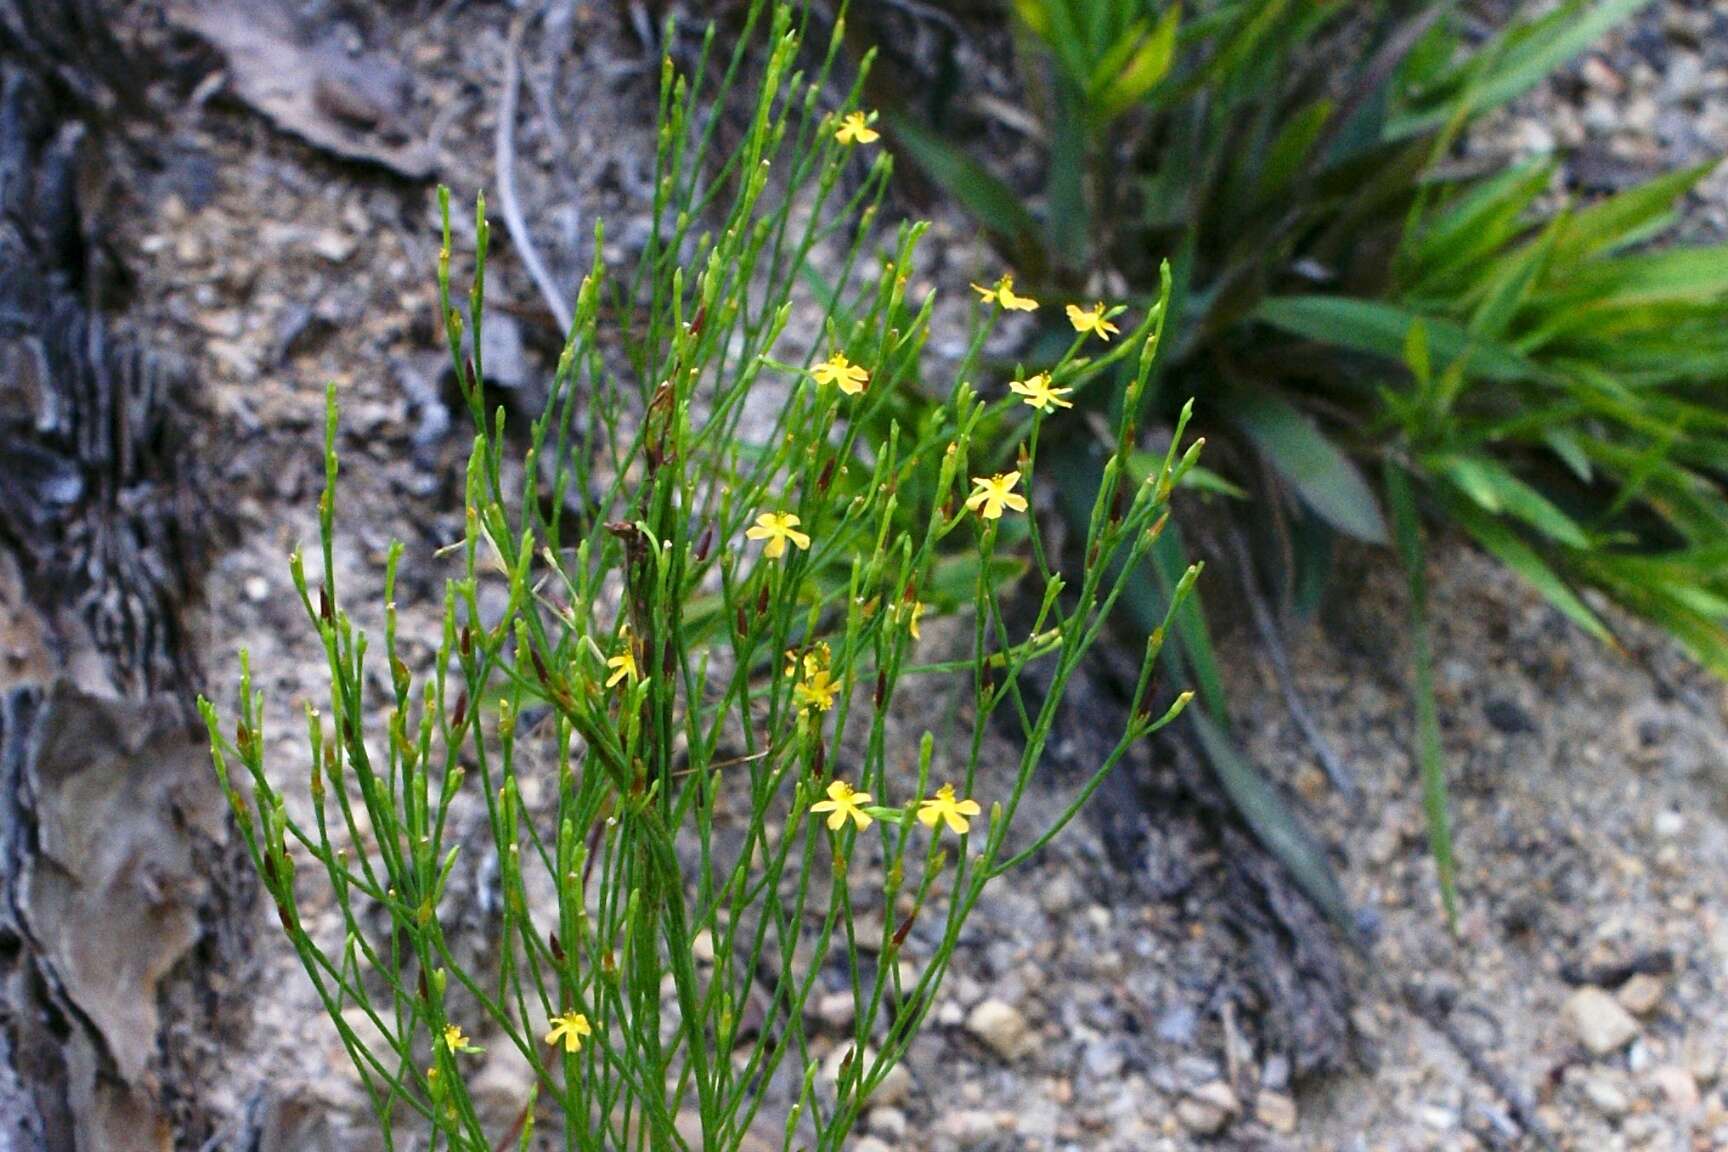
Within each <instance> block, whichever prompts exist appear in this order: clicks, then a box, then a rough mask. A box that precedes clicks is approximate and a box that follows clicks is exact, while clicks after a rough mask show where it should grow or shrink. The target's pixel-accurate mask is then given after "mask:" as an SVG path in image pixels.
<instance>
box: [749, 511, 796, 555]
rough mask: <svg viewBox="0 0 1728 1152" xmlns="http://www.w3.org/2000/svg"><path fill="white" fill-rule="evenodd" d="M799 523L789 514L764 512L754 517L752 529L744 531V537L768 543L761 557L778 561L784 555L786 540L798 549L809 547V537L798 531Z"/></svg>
mask: <svg viewBox="0 0 1728 1152" xmlns="http://www.w3.org/2000/svg"><path fill="white" fill-rule="evenodd" d="M800 523H801V521H800V520H799V519H798V517H796V516H794V515H793V514H792V513H790V512H764V513H762V515H760V516H758V517H756V526H755V527H754V528H747V529H745V530H744V535H745V536H746V537H747V538H748V539H751V540H766V541H768V545H767V547H765V548H763V549H762V555H763V556H765V557H766V558H768V559H769V560H778V559H779V558H780V557H782V556H784V555H786V542H787V541H788V540H790V541H791V542H792V543H793V544H794V545H796V546H797V547H799V548H808V547H810V537H808V536H806V535H805V534H804V533H802V532H800V531H798V525H799V524H800Z"/></svg>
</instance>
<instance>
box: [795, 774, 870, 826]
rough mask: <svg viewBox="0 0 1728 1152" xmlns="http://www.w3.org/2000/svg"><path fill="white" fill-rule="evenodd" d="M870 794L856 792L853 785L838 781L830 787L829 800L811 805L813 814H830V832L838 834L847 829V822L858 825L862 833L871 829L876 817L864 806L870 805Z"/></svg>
mask: <svg viewBox="0 0 1728 1152" xmlns="http://www.w3.org/2000/svg"><path fill="white" fill-rule="evenodd" d="M870 800H871V796H870V793H868V792H854V791H853V790H852V785H850V784H848V783H846V781H844V780H836V781H834V783H832V784H830V785H828V799H826V800H818V801H816V803H814V804H812V805H810V811H812V812H826V813H828V830H829V831H830V832H838V831H840V829H841V828H843V827H845V825H846V821H848V820H850V821H852V823H854V824H856V825H858V828H859V830H860V831H862V830H863V829H865V828H868V827H870V824H871V822H872V821H873V820H874V817H872V816H871V815H870V813H868V812H866V811H864V805H866V804H868V803H870Z"/></svg>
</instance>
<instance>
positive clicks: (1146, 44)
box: [1098, 4, 1182, 121]
mask: <svg viewBox="0 0 1728 1152" xmlns="http://www.w3.org/2000/svg"><path fill="white" fill-rule="evenodd" d="M1181 21H1182V5H1180V4H1172V5H1171V6H1170V7H1169V8H1168V9H1166V10H1165V12H1164V15H1163V16H1161V17H1159V18H1158V23H1157V25H1156V26H1154V27H1153V29H1152V31H1151V32H1150V33H1149V34H1148V35H1147V36H1146V37H1145V38H1144V39H1143V40H1142V41H1141V42H1140V46H1139V47H1138V48H1137V49H1136V50H1135V52H1134V55H1133V57H1132V58H1131V59H1130V60H1129V61H1128V63H1127V66H1126V67H1124V68H1122V69H1121V71H1120V72H1119V73H1117V75H1116V77H1115V79H1114V80H1113V81H1111V82H1110V84H1109V86H1108V87H1106V88H1105V89H1104V91H1103V93H1102V95H1100V96H1099V98H1098V104H1099V112H1100V114H1101V115H1102V116H1103V118H1104V120H1105V121H1110V120H1114V119H1115V118H1116V117H1118V116H1120V115H1121V114H1122V113H1123V112H1125V111H1127V110H1128V109H1129V108H1130V107H1132V106H1133V105H1134V104H1135V103H1137V102H1138V101H1140V100H1141V99H1143V98H1144V97H1145V96H1146V94H1147V93H1149V92H1151V91H1152V89H1154V88H1156V87H1157V86H1158V85H1159V84H1160V83H1161V82H1162V81H1163V79H1164V77H1165V76H1166V75H1167V74H1168V73H1169V71H1170V65H1171V63H1172V62H1173V61H1174V60H1175V59H1176V32H1177V29H1178V27H1179V25H1180V24H1181Z"/></svg>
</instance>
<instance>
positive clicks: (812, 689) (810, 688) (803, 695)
mask: <svg viewBox="0 0 1728 1152" xmlns="http://www.w3.org/2000/svg"><path fill="white" fill-rule="evenodd" d="M804 659H805V661H806V664H805V669H804V679H803V680H801V681H799V683H798V685H797V687H795V688H793V689H792V697H793V699H795V700H797V701H798V706H799V707H800V708H814V709H815V710H816V711H818V712H826V711H828V709H830V708H832V707H834V694H835V693H837V692H838V691H839V690H840V685H839V684H838V683H837V682H836V681H835V679H834V677H833V675H832V674H831V673H830V672H829V671H828V669H826V668H819V669H817V670H815V671H814V672H812V671H811V670H810V668H809V664H808V661H809V659H810V658H809V657H808V656H806V657H805V658H804Z"/></svg>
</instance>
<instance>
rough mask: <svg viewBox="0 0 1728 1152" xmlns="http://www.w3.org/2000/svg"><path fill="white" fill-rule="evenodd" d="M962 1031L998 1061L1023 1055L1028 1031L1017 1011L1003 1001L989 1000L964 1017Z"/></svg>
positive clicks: (1023, 1018) (1024, 1020) (1028, 1036)
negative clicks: (988, 1050)
mask: <svg viewBox="0 0 1728 1152" xmlns="http://www.w3.org/2000/svg"><path fill="white" fill-rule="evenodd" d="M966 1031H968V1032H970V1033H972V1035H974V1036H976V1037H978V1039H980V1040H982V1041H983V1042H984V1044H985V1046H987V1047H988V1048H989V1049H990V1050H991V1051H992V1052H994V1053H996V1055H998V1056H1000V1057H1001V1058H1002V1059H1004V1060H1016V1059H1018V1058H1019V1057H1020V1056H1022V1055H1024V1054H1025V1052H1026V1049H1027V1046H1028V1042H1029V1040H1030V1032H1031V1029H1030V1028H1028V1027H1027V1024H1026V1017H1025V1016H1023V1015H1021V1014H1020V1010H1019V1009H1018V1008H1016V1007H1014V1005H1012V1004H1010V1003H1008V1002H1007V1001H1005V1000H997V999H995V998H991V999H989V1000H985V1001H982V1002H981V1003H979V1005H978V1007H976V1008H974V1009H972V1011H971V1012H970V1013H969V1014H968V1015H967V1017H966Z"/></svg>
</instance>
